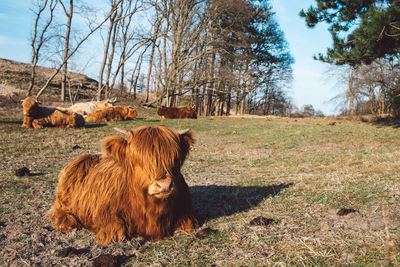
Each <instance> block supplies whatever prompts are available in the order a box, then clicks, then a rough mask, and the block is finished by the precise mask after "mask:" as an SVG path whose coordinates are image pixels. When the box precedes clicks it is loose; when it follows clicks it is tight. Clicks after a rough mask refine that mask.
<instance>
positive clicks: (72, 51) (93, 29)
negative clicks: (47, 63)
mask: <svg viewBox="0 0 400 267" xmlns="http://www.w3.org/2000/svg"><path fill="white" fill-rule="evenodd" d="M118 3H119V2H118ZM114 9H115V7H114V6H113V7H111V9H110V11H109V13H108V14H107V15H106V16H105V18H104V19H103V20H102V21H101V22H99V23H97V24H95V25H89V32H88V33H87V34H86V35H84V36H83V37H82V38H81V39H80V40H78V42H77V44H76V45H75V47H74V48H73V49H71V48H70V49H69V53H68V56H67V57H66V58H65V59H64V60H63V61H62V62H61V63H60V64H59V65H58V67H56V68H55V70H54V72H53V74H52V75H51V76H50V77H49V78H48V79H47V81H46V83H45V85H44V86H43V87H42V88H41V89H40V90H39V92H38V93H37V95H36V97H37V98H38V97H40V96H41V94H42V93H43V92H44V90H46V88H47V87H48V86H49V84H50V82H51V81H52V80H53V79H54V77H55V76H56V75H57V74H58V73H59V72H60V70H61V69H62V67H63V66H64V63H65V61H68V60H69V59H70V58H71V57H72V56H73V55H74V54H75V53H76V51H78V49H79V48H80V47H81V45H82V44H83V43H84V42H85V41H86V40H87V39H88V38H89V37H90V36H91V35H92V34H93V33H95V32H96V31H97V30H98V29H99V28H100V27H101V26H102V25H103V24H104V23H106V22H107V21H108V20H109V18H110V17H111V16H112V15H113V14H114V13H115V10H114Z"/></svg>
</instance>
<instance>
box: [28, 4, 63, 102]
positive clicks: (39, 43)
mask: <svg viewBox="0 0 400 267" xmlns="http://www.w3.org/2000/svg"><path fill="white" fill-rule="evenodd" d="M57 3H58V1H57V0H45V1H40V2H37V4H36V8H37V11H35V15H36V17H35V22H34V27H33V34H32V37H31V48H32V59H31V78H30V81H29V87H28V90H27V92H26V96H30V95H31V93H32V89H33V86H34V85H35V78H36V67H37V64H38V62H39V57H40V52H41V49H42V47H43V46H44V45H45V43H46V42H48V41H49V40H50V39H51V38H52V36H51V35H49V32H48V30H49V28H50V25H51V24H52V22H53V18H54V10H55V8H56V6H57ZM47 9H48V14H49V15H48V19H47V20H46V22H45V23H44V24H43V25H41V24H40V20H41V18H42V16H43V13H44V12H46V10H47Z"/></svg>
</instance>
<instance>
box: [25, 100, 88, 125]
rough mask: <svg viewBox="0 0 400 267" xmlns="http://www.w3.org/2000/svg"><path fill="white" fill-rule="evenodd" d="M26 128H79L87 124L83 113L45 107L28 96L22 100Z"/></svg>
mask: <svg viewBox="0 0 400 267" xmlns="http://www.w3.org/2000/svg"><path fill="white" fill-rule="evenodd" d="M22 109H23V114H24V121H23V123H22V127H25V128H44V127H59V128H69V127H73V128H78V127H83V126H84V125H85V120H84V119H83V117H82V115H80V114H77V113H75V112H72V111H68V110H62V109H59V108H56V107H44V106H40V105H39V103H38V102H37V101H36V100H35V99H33V98H31V97H27V98H25V99H24V100H23V101H22Z"/></svg>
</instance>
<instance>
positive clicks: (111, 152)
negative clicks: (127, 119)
mask: <svg viewBox="0 0 400 267" xmlns="http://www.w3.org/2000/svg"><path fill="white" fill-rule="evenodd" d="M127 145H128V141H127V140H126V139H125V138H123V137H121V136H110V137H107V138H105V139H104V140H103V142H102V148H103V153H104V154H106V155H107V156H109V157H111V158H113V159H114V160H115V161H117V162H120V163H122V162H123V161H124V159H125V158H126V149H127Z"/></svg>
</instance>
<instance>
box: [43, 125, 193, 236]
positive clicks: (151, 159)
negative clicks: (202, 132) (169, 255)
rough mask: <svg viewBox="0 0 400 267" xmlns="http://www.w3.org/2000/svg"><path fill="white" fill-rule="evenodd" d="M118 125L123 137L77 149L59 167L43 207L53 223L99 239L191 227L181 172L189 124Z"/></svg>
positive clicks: (161, 233) (189, 203) (189, 137)
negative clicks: (87, 150) (96, 149)
mask: <svg viewBox="0 0 400 267" xmlns="http://www.w3.org/2000/svg"><path fill="white" fill-rule="evenodd" d="M116 130H119V129H116ZM119 131H121V132H124V133H125V134H126V137H125V138H124V137H120V136H110V137H108V138H105V139H104V140H103V142H102V149H103V152H102V154H94V155H93V154H86V155H81V156H79V157H77V158H75V159H74V160H72V161H71V162H70V163H69V164H68V165H67V166H66V167H65V168H64V169H63V170H62V171H61V173H60V175H59V181H58V187H57V193H56V200H55V203H54V205H53V207H52V208H51V210H50V211H49V213H48V217H49V218H50V219H51V220H52V221H53V222H54V227H55V229H57V230H64V231H66V232H67V233H68V232H69V231H70V230H71V229H73V228H77V229H81V228H86V229H88V230H89V231H91V232H93V233H95V234H96V237H97V239H98V240H99V241H100V242H101V243H102V244H108V243H110V242H112V241H114V242H118V241H121V240H123V239H128V238H130V237H133V236H137V235H139V236H142V237H144V238H145V239H148V240H160V239H162V238H164V237H168V236H171V235H173V233H174V232H175V231H176V230H183V231H189V232H190V231H192V230H193V229H194V228H195V226H196V225H197V222H196V219H195V216H194V212H193V207H192V199H191V195H190V192H189V188H188V185H187V184H186V182H185V180H184V178H183V175H182V174H181V167H182V165H183V163H184V161H185V158H186V156H187V155H188V153H189V149H190V147H191V146H192V144H193V142H194V141H193V136H192V132H191V130H190V129H187V130H184V131H180V132H176V131H173V130H171V129H168V128H167V127H165V126H155V127H146V126H142V127H140V128H138V129H136V130H130V131H124V130H119Z"/></svg>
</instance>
